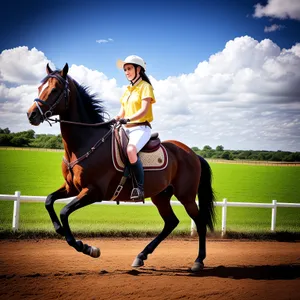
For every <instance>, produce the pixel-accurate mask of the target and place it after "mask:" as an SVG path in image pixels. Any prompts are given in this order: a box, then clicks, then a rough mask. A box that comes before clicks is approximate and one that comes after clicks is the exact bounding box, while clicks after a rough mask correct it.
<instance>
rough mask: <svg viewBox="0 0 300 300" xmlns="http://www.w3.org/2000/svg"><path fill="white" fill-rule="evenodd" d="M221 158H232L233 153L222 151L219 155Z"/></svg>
mask: <svg viewBox="0 0 300 300" xmlns="http://www.w3.org/2000/svg"><path fill="white" fill-rule="evenodd" d="M221 158H223V159H227V160H233V155H232V154H231V153H230V152H229V151H224V152H223V153H222V155H221Z"/></svg>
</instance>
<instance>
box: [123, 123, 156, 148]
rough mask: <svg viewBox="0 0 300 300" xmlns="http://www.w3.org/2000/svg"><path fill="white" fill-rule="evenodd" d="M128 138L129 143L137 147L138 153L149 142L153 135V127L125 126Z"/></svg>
mask: <svg viewBox="0 0 300 300" xmlns="http://www.w3.org/2000/svg"><path fill="white" fill-rule="evenodd" d="M123 128H124V130H125V132H126V134H127V136H128V138H129V142H128V144H131V145H134V146H135V147H136V149H137V153H138V152H140V151H141V149H142V148H143V147H144V146H145V145H146V144H147V142H148V141H149V140H150V137H151V128H150V127H149V126H146V125H140V126H134V127H130V128H127V127H125V126H124V127H123Z"/></svg>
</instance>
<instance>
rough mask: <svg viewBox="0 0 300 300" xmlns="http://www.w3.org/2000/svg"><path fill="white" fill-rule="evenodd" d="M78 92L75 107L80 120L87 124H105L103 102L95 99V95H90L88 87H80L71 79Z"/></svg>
mask: <svg viewBox="0 0 300 300" xmlns="http://www.w3.org/2000/svg"><path fill="white" fill-rule="evenodd" d="M72 80H73V82H74V84H75V87H76V90H77V92H78V97H77V98H78V99H77V105H78V108H79V114H81V116H82V120H83V121H84V122H87V123H102V122H105V119H104V115H108V113H107V112H106V110H105V108H104V106H103V101H102V100H100V99H97V95H96V94H90V92H89V87H87V86H83V85H80V84H79V83H78V82H77V81H76V80H74V79H72Z"/></svg>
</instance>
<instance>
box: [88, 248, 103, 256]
mask: <svg viewBox="0 0 300 300" xmlns="http://www.w3.org/2000/svg"><path fill="white" fill-rule="evenodd" d="M100 255H101V252H100V249H99V248H97V247H93V246H91V250H90V256H91V257H94V258H97V257H99V256H100Z"/></svg>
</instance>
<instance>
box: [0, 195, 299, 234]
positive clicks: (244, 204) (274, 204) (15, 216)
mask: <svg viewBox="0 0 300 300" xmlns="http://www.w3.org/2000/svg"><path fill="white" fill-rule="evenodd" d="M46 198H47V197H46V196H21V193H20V192H19V191H17V192H15V194H14V195H0V201H1V200H4V201H14V210H13V220H12V229H13V231H17V230H18V229H19V215H20V203H21V202H45V200H46ZM72 199H74V197H72V198H65V199H60V200H57V202H64V203H68V202H70V201H71V200H72ZM94 204H100V205H116V202H115V201H102V202H97V203H94ZM171 204H172V206H173V205H182V204H181V203H180V202H178V201H171ZM121 205H143V206H153V203H152V202H151V201H146V202H145V203H141V202H138V203H134V202H121ZM215 206H221V207H222V223H221V224H222V225H221V226H222V228H221V232H222V236H223V235H224V234H225V233H226V221H227V207H230V206H231V207H258V208H271V209H272V217H271V231H275V227H276V214H277V207H294V208H300V203H282V202H277V200H273V201H272V203H270V204H268V203H253V202H228V201H227V199H226V198H225V199H223V202H215ZM196 233H197V232H196V227H195V223H194V222H193V221H192V222H191V235H192V236H194V235H195V234H196Z"/></svg>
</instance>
